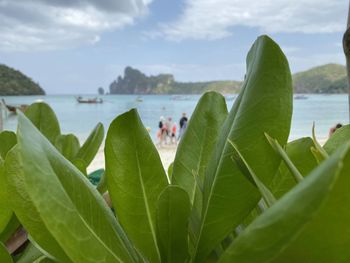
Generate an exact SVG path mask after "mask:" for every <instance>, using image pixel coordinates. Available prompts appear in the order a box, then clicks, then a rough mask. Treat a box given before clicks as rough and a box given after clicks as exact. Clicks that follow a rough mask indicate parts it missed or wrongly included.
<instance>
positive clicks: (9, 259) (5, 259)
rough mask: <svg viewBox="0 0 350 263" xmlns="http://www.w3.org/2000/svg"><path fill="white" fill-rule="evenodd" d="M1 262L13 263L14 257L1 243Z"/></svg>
mask: <svg viewBox="0 0 350 263" xmlns="http://www.w3.org/2000/svg"><path fill="white" fill-rule="evenodd" d="M0 262H1V263H13V260H12V257H11V256H10V254H9V253H8V252H7V249H6V248H5V246H4V245H3V244H2V243H1V242H0Z"/></svg>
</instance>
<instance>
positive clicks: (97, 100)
mask: <svg viewBox="0 0 350 263" xmlns="http://www.w3.org/2000/svg"><path fill="white" fill-rule="evenodd" d="M76 99H77V102H78V103H86V104H99V103H103V99H101V98H92V99H83V98H82V97H77V98H76Z"/></svg>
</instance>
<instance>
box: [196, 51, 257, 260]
mask: <svg viewBox="0 0 350 263" xmlns="http://www.w3.org/2000/svg"><path fill="white" fill-rule="evenodd" d="M258 47H259V45H257V46H255V49H254V53H256V51H257V50H258ZM255 63H256V56H253V61H252V63H251V68H253V67H254V66H255ZM247 76H248V78H247V80H246V81H245V85H244V87H243V88H242V92H243V93H242V98H241V101H240V102H239V104H241V102H242V100H243V97H244V94H245V89H246V87H247V85H248V83H249V82H250V79H251V76H252V75H251V74H247ZM239 108H240V107H239V106H238V109H239ZM237 112H238V111H237ZM235 119H236V118H234V119H233V123H232V125H231V126H233V124H234V122H235ZM230 131H231V129H230ZM229 134H230V132H229V133H228V135H227V137H228V136H229ZM226 139H227V138H226ZM226 147H227V140H226V141H225V144H224V148H223V151H221V153H220V159H219V160H220V161H219V164H218V166H217V168H216V170H215V176H214V181H213V183H212V185H211V188H210V193H209V198H208V201H207V204H206V207H205V210H204V213H203V216H202V219H204V221H202V220H201V226H200V231H199V235H198V239H197V244H196V247H195V250H194V259H196V258H197V252H198V246H199V243H200V241H201V237H202V232H203V228H204V225H205V224H204V222H205V219H206V217H207V214H208V207H209V205H208V204H209V201H210V199H211V197H212V195H213V188H214V187H213V186H214V185H216V181H217V175H218V171H219V170H220V169H219V167H221V165H222V162H223V155H224V153H225V149H226Z"/></svg>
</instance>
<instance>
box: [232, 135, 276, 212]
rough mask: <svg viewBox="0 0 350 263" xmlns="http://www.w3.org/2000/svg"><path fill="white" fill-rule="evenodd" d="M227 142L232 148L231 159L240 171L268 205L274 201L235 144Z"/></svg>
mask: <svg viewBox="0 0 350 263" xmlns="http://www.w3.org/2000/svg"><path fill="white" fill-rule="evenodd" d="M229 142H230V144H231V145H232V147H233V149H234V152H233V160H234V161H235V162H236V163H237V166H238V167H239V168H240V170H241V172H242V173H243V174H245V175H246V176H247V177H248V178H249V180H250V181H252V182H253V183H254V184H255V186H256V187H257V188H258V189H259V191H260V194H261V196H262V198H263V199H264V200H265V202H266V204H267V205H268V206H269V207H270V206H271V205H273V204H274V203H275V202H276V199H275V197H274V196H273V194H272V193H271V191H270V190H269V189H268V188H267V187H266V186H265V185H264V183H263V182H261V181H260V179H259V178H258V177H257V176H256V175H255V173H254V171H253V169H252V168H251V167H250V166H249V164H248V163H247V161H246V160H245V159H244V157H243V156H242V154H241V153H240V152H239V150H238V149H237V146H236V145H235V144H234V143H233V142H231V141H230V140H229Z"/></svg>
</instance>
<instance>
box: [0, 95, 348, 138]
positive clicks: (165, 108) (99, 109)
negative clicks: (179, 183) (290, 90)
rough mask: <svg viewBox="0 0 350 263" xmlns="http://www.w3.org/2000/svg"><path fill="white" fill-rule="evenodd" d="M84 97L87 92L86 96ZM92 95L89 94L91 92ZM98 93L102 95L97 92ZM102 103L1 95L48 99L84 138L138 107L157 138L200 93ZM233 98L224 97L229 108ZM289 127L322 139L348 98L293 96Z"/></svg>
mask: <svg viewBox="0 0 350 263" xmlns="http://www.w3.org/2000/svg"><path fill="white" fill-rule="evenodd" d="M86 97H87V98H88V97H89V96H86ZM90 97H91V96H90ZM100 97H101V96H100ZM102 97H103V99H104V103H103V104H79V103H77V101H76V100H75V97H74V96H72V95H62V96H56V95H55V96H53V95H48V96H23V97H22V96H18V97H4V98H5V100H6V102H7V103H8V104H30V103H33V102H35V101H37V100H43V101H45V102H46V103H48V104H49V105H50V106H51V107H52V108H53V109H54V111H55V112H56V115H57V117H58V119H59V121H60V125H61V130H62V132H63V133H74V134H76V135H77V136H78V137H79V139H81V140H84V139H85V138H86V137H87V136H88V135H89V132H90V131H91V130H92V129H93V128H94V126H95V125H96V124H97V123H98V122H101V123H103V124H104V126H105V129H106V132H107V129H108V127H109V124H110V123H111V122H112V121H113V119H114V118H116V117H117V116H118V115H119V114H122V113H124V112H126V111H128V110H130V109H132V108H137V110H138V112H139V114H140V116H141V119H142V121H143V123H144V125H145V126H146V127H149V128H151V136H152V138H153V139H154V140H156V132H157V127H158V122H159V118H160V116H164V117H166V118H167V117H172V118H173V120H174V121H176V122H178V120H179V119H180V117H181V114H182V112H186V113H187V114H188V116H191V114H192V112H193V110H194V108H195V106H196V104H197V102H198V100H199V98H200V96H199V95H190V96H187V95H186V96H170V95H144V96H142V102H140V101H137V97H138V96H135V95H108V96H102ZM233 102H234V99H233V100H232V96H231V100H228V101H227V106H228V109H230V108H231V107H232V104H233ZM293 108H294V109H293V119H292V128H291V134H290V137H289V139H290V140H293V139H296V138H300V137H304V136H311V129H312V124H313V122H315V124H316V134H317V137H318V138H319V139H320V140H325V139H326V138H327V136H328V131H329V128H330V127H331V126H334V125H335V124H336V123H339V122H340V123H343V124H346V123H348V121H349V114H348V98H347V95H346V94H341V95H338V94H337V95H319V94H317V95H307V99H302V100H294V106H293ZM16 125H17V117H16V115H12V114H8V115H7V116H5V120H4V129H7V130H15V129H16Z"/></svg>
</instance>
